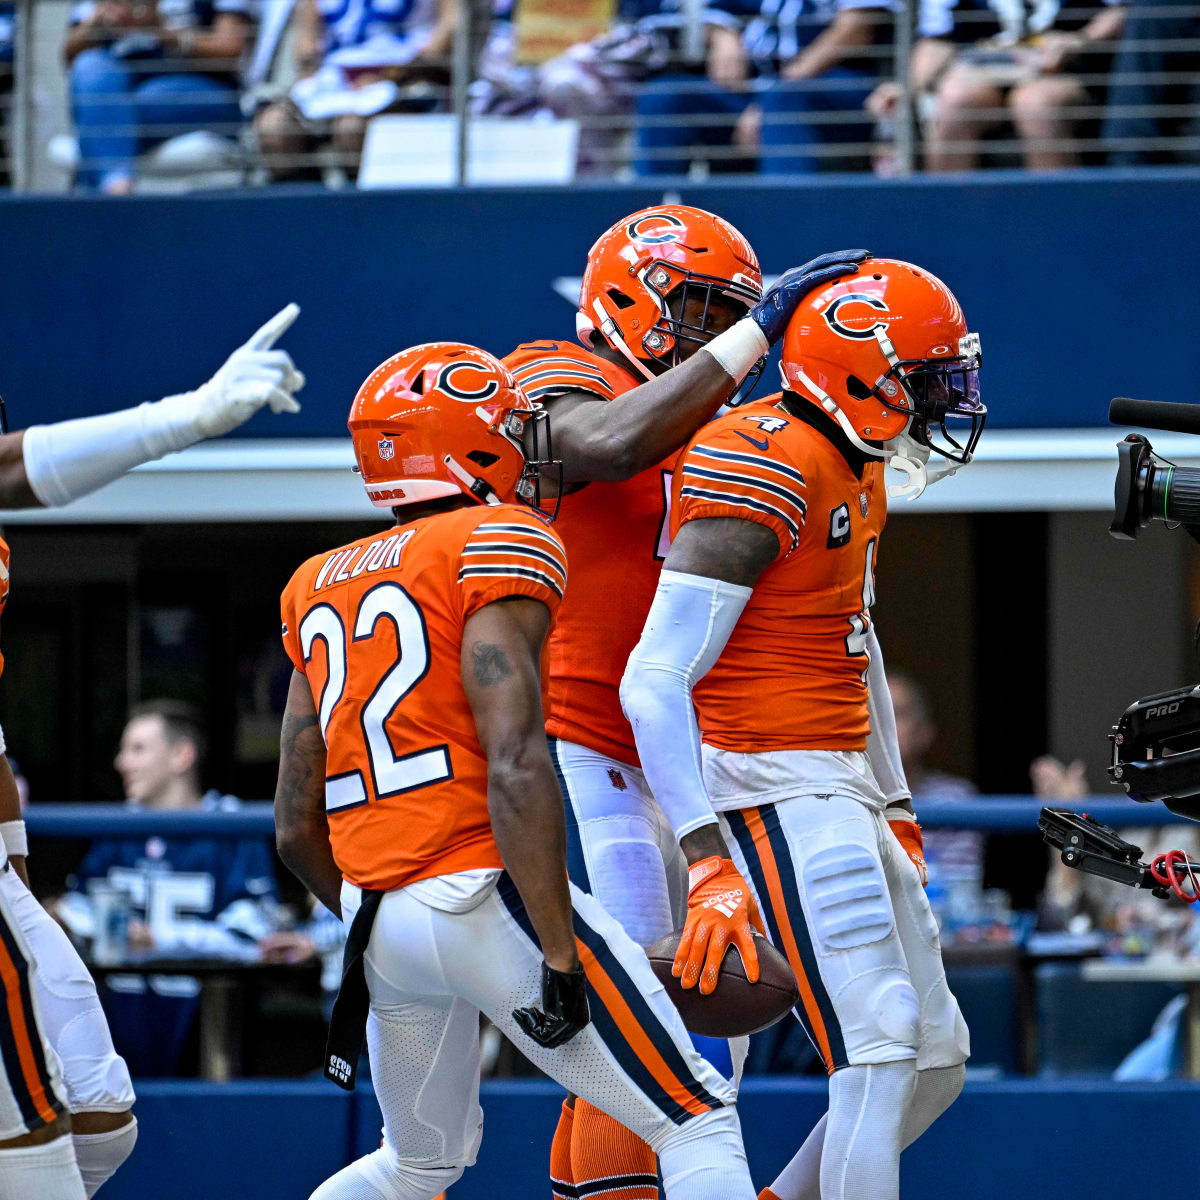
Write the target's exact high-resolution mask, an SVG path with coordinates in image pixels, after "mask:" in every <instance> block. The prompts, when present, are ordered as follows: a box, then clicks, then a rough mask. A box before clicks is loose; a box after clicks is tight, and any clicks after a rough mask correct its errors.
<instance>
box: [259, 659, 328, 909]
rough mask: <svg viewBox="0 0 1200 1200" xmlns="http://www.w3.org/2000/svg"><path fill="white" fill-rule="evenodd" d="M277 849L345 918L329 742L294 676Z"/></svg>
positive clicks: (284, 736) (282, 746)
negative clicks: (328, 799)
mask: <svg viewBox="0 0 1200 1200" xmlns="http://www.w3.org/2000/svg"><path fill="white" fill-rule="evenodd" d="M275 846H276V848H277V849H278V851H279V857H280V858H281V859H283V862H284V865H285V866H286V867H287V869H288V870H289V871H291V873H292V874H293V875H295V876H296V878H297V879H299V880H300V882H301V883H302V884H304V886H305V887H306V888H308V890H309V891H310V892H312V894H313V895H314V896H316V898H317V899H318V900H320V902H321V903H322V904H324V905H325V907H326V908H327V909H329V911H330V912H331V913H333V915H334V916H335V917H340V916H341V915H342V901H341V893H342V873H341V871H339V870H338V866H337V863H335V862H334V861H333V849H332V847H331V846H330V845H329V822H328V821H327V820H326V817H325V739H324V737H322V735H321V726H320V722H319V720H318V718H317V710H316V706H315V705H314V704H313V698H312V690H311V689H310V688H309V686H308V680H307V679H305V677H304V676H303V675H301V674H300V672H299V671H293V672H292V681H291V684H290V685H289V687H288V698H287V706H286V708H285V709H284V713H283V729H282V731H281V732H280V735H279V782H278V783H277V784H276V785H275Z"/></svg>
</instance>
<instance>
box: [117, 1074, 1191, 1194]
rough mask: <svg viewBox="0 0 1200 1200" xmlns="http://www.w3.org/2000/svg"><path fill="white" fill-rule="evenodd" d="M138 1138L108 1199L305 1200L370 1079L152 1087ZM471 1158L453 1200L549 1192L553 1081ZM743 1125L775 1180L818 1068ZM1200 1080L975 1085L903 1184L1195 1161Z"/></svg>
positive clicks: (1075, 1183) (920, 1150) (1077, 1186)
mask: <svg viewBox="0 0 1200 1200" xmlns="http://www.w3.org/2000/svg"><path fill="white" fill-rule="evenodd" d="M138 1091H139V1098H138V1104H137V1108H136V1112H137V1114H138V1121H139V1125H140V1134H139V1138H138V1145H137V1149H136V1150H135V1152H134V1154H133V1157H132V1158H131V1159H130V1160H129V1162H128V1163H127V1164H126V1166H125V1167H124V1168H123V1169H122V1170H121V1171H120V1172H119V1173H118V1174H117V1175H116V1177H115V1178H114V1179H113V1180H112V1181H111V1182H110V1183H108V1184H106V1185H105V1188H104V1197H105V1200H149V1198H150V1197H162V1198H163V1200H213V1198H214V1197H227V1196H238V1197H241V1196H252V1197H254V1198H255V1200H304V1198H305V1197H307V1196H308V1195H309V1194H310V1192H311V1191H312V1189H313V1188H314V1187H316V1185H317V1184H318V1183H319V1182H320V1181H321V1180H322V1179H324V1178H325V1177H327V1176H328V1175H329V1174H332V1173H333V1172H334V1171H335V1170H337V1169H339V1168H340V1167H341V1166H343V1165H344V1164H345V1163H346V1162H348V1161H350V1160H351V1159H352V1158H354V1157H357V1156H358V1155H360V1154H364V1153H367V1152H368V1151H370V1150H372V1149H374V1148H375V1147H377V1146H378V1144H379V1130H380V1120H379V1113H378V1108H377V1107H376V1105H375V1101H374V1098H373V1096H372V1095H371V1093H370V1090H369V1089H367V1088H362V1087H360V1089H359V1091H358V1092H356V1093H354V1094H353V1095H347V1094H346V1093H344V1092H341V1091H339V1090H338V1089H337V1088H335V1087H334V1086H333V1085H332V1084H327V1083H322V1082H317V1081H298V1082H287V1083H266V1082H243V1083H233V1084H194V1083H145V1084H142V1085H141V1086H140V1087H139V1089H138ZM482 1099H483V1108H484V1114H485V1119H484V1137H483V1145H482V1147H481V1150H480V1154H479V1159H478V1162H477V1164H476V1166H475V1167H473V1168H472V1169H470V1170H469V1171H468V1172H467V1173H466V1175H465V1176H464V1177H463V1179H462V1180H461V1182H460V1183H458V1184H456V1185H455V1186H454V1188H452V1189H451V1193H450V1200H530V1198H531V1197H541V1196H545V1195H548V1193H549V1187H548V1183H547V1179H546V1159H547V1153H548V1149H549V1145H550V1137H551V1134H552V1133H553V1130H554V1123H555V1121H556V1120H557V1115H558V1109H559V1105H560V1103H561V1099H562V1092H561V1091H560V1090H559V1089H558V1088H557V1087H555V1086H554V1085H553V1084H549V1083H542V1082H515V1081H492V1082H485V1083H484V1084H483V1089H482ZM739 1107H740V1110H741V1119H742V1129H743V1132H744V1135H745V1140H746V1150H747V1153H748V1155H749V1159H750V1164H751V1169H752V1172H753V1174H754V1179H755V1183H756V1185H757V1186H760V1187H761V1186H763V1185H765V1184H766V1183H769V1182H770V1180H771V1179H772V1178H773V1177H774V1175H775V1173H776V1172H777V1171H778V1170H779V1169H780V1168H781V1167H782V1166H783V1164H784V1163H785V1162H786V1161H787V1160H788V1158H789V1157H790V1156H791V1154H792V1152H793V1151H794V1150H795V1148H796V1147H797V1146H798V1145H799V1143H800V1141H801V1140H802V1139H803V1138H804V1136H805V1135H806V1134H807V1133H808V1131H809V1129H811V1128H812V1126H813V1124H814V1123H815V1122H816V1120H817V1119H818V1118H819V1116H820V1114H821V1113H822V1112H823V1111H824V1108H825V1084H824V1082H822V1081H820V1080H791V1079H788V1080H773V1079H752V1080H747V1081H746V1082H745V1084H744V1085H743V1088H742V1098H741V1101H740V1105H739ZM1198 1128H1200V1087H1197V1086H1196V1085H1194V1084H1188V1083H1164V1084H1120V1085H1118V1084H1113V1083H1106V1082H1087V1083H1067V1082H1052V1083H1044V1082H1032V1081H1013V1082H1002V1083H992V1082H974V1081H972V1082H969V1083H968V1084H967V1087H966V1089H965V1091H964V1092H963V1095H962V1097H961V1098H960V1099H959V1101H958V1102H957V1103H956V1104H955V1105H954V1107H953V1108H951V1109H950V1110H949V1112H947V1113H946V1115H945V1116H944V1117H943V1118H942V1119H941V1120H940V1121H939V1122H938V1123H937V1124H936V1125H935V1126H934V1127H933V1128H932V1129H931V1130H930V1131H929V1133H928V1134H926V1136H925V1137H923V1138H922V1139H921V1140H920V1141H919V1142H917V1143H916V1144H915V1145H914V1146H913V1147H912V1148H911V1149H910V1150H909V1151H908V1152H907V1153H906V1154H905V1156H904V1160H903V1167H902V1187H903V1190H904V1194H905V1195H912V1196H918V1195H919V1196H929V1197H944V1196H957V1197H969V1198H970V1200H1013V1197H1042V1196H1053V1197H1055V1200H1105V1198H1107V1197H1112V1196H1117V1195H1124V1194H1133V1193H1138V1192H1142V1191H1145V1190H1146V1188H1148V1187H1151V1186H1154V1185H1153V1182H1152V1181H1153V1179H1154V1178H1155V1177H1157V1178H1159V1180H1160V1183H1161V1184H1162V1186H1164V1187H1171V1186H1172V1183H1171V1181H1184V1182H1186V1180H1187V1179H1189V1178H1190V1177H1191V1175H1193V1174H1194V1173H1195V1172H1196V1171H1197V1170H1200V1139H1197V1138H1196V1136H1195V1131H1196V1130H1197V1129H1198Z"/></svg>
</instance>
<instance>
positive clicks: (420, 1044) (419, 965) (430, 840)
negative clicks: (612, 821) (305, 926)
mask: <svg viewBox="0 0 1200 1200" xmlns="http://www.w3.org/2000/svg"><path fill="white" fill-rule="evenodd" d="M349 424H350V430H351V435H352V437H353V440H354V448H355V456H356V458H357V460H358V464H359V469H360V471H361V473H362V476H363V481H364V483H365V485H366V489H367V493H368V495H369V496H370V497H371V499H372V500H373V501H374V503H375V504H376V505H377V506H379V507H382V508H391V509H393V510H394V515H395V518H396V521H397V524H396V526H395V527H394V528H393V529H391V530H390V531H382V532H380V533H377V534H374V535H368V536H367V537H364V538H361V539H360V540H359V541H357V542H353V543H351V544H350V545H348V546H343V547H339V548H337V549H334V550H332V551H330V552H328V553H325V554H321V555H318V556H317V557H316V558H313V559H310V560H309V561H308V562H307V563H305V564H304V565H303V566H302V567H301V568H300V569H299V570H298V571H297V572H296V574H295V575H294V576H293V578H292V580H291V582H290V583H289V584H288V585H287V588H286V589H285V591H284V593H283V600H282V613H283V622H284V626H283V642H284V647H285V649H286V651H287V653H288V656H289V658H290V659H291V661H292V663H293V665H294V667H295V672H294V674H293V676H292V681H291V687H290V691H289V695H288V701H287V711H286V714H285V717H284V723H283V730H282V736H281V760H280V768H279V785H278V788H277V791H276V797H275V809H276V819H277V824H278V844H279V850H280V853H281V855H282V856H283V858H284V861H285V862H286V863H287V864H288V865H289V867H291V869H292V870H293V871H294V872H295V873H296V874H297V875H298V876H299V877H300V878H301V880H303V882H304V883H305V884H306V886H307V887H308V888H309V889H310V890H311V891H312V892H313V894H314V895H315V896H317V897H318V898H319V899H320V900H321V901H322V902H323V903H324V904H325V905H327V906H328V907H329V908H330V909H331V910H332V911H333V912H335V913H339V914H340V915H341V916H342V918H343V920H345V921H348V922H350V932H349V937H348V941H347V952H346V963H347V969H346V972H345V975H344V978H343V983H342V988H341V991H340V993H339V995H338V998H337V1001H336V1003H335V1005H334V1010H333V1016H332V1020H331V1022H330V1039H329V1048H328V1052H327V1061H326V1074H328V1075H330V1077H331V1078H334V1079H335V1080H336V1081H337V1082H339V1083H341V1084H342V1085H343V1086H353V1076H354V1070H355V1065H356V1064H357V1062H358V1057H359V1054H360V1052H361V1049H362V1041H363V1025H364V1022H365V1023H366V1031H367V1032H366V1036H367V1040H368V1043H369V1046H370V1052H371V1061H372V1066H373V1070H374V1079H375V1088H376V1093H377V1095H378V1097H379V1101H380V1104H381V1107H382V1109H383V1113H384V1142H383V1145H382V1147H381V1148H380V1149H379V1150H377V1151H375V1152H374V1153H372V1154H369V1155H366V1156H365V1157H364V1158H361V1159H359V1160H358V1161H357V1162H355V1163H353V1164H351V1165H350V1166H349V1167H347V1168H345V1169H344V1170H343V1171H340V1172H339V1173H338V1174H337V1175H335V1176H333V1177H332V1178H331V1179H329V1180H327V1181H326V1182H325V1183H324V1184H322V1185H321V1186H320V1187H319V1188H318V1189H317V1191H316V1192H315V1193H314V1196H313V1200H430V1198H431V1197H433V1196H435V1195H437V1194H438V1193H440V1192H441V1191H442V1190H443V1189H444V1188H447V1187H449V1186H450V1185H451V1184H453V1183H454V1181H455V1180H457V1179H458V1178H459V1177H460V1176H461V1174H462V1172H463V1170H464V1169H465V1168H466V1167H467V1166H469V1165H470V1164H471V1163H472V1162H473V1161H474V1159H475V1152H476V1149H477V1147H478V1145H479V1140H480V1137H481V1133H482V1127H481V1118H482V1114H481V1112H480V1108H479V1100H478V1091H479V1014H480V1012H481V1011H482V1012H484V1013H486V1014H487V1016H488V1017H489V1018H490V1019H491V1021H492V1022H493V1023H494V1024H495V1025H496V1026H498V1027H499V1028H500V1029H501V1030H502V1031H503V1032H504V1033H505V1034H506V1035H507V1036H508V1037H509V1038H510V1039H511V1040H512V1041H513V1042H514V1043H515V1044H516V1045H518V1046H519V1047H520V1048H521V1050H522V1051H523V1052H524V1053H525V1054H526V1055H527V1056H528V1057H529V1058H530V1059H531V1060H532V1061H533V1062H534V1063H536V1064H537V1065H538V1066H539V1067H540V1068H541V1069H542V1070H543V1071H545V1072H546V1073H547V1074H548V1075H550V1076H551V1077H552V1078H554V1079H556V1080H558V1081H559V1082H560V1083H562V1084H563V1085H564V1086H566V1087H568V1088H570V1089H571V1090H572V1091H573V1092H575V1093H577V1094H578V1095H580V1096H584V1097H587V1098H588V1099H590V1100H591V1101H592V1102H593V1103H595V1104H597V1105H603V1106H604V1107H605V1109H606V1110H607V1111H609V1112H611V1113H613V1114H614V1116H615V1117H617V1118H618V1119H619V1120H620V1121H621V1122H623V1123H624V1125H626V1126H628V1127H629V1128H630V1129H632V1130H634V1131H635V1132H636V1134H637V1136H639V1137H641V1138H645V1139H646V1140H647V1141H648V1142H649V1143H650V1144H651V1145H653V1146H654V1148H655V1150H656V1151H657V1153H658V1155H659V1157H660V1160H661V1163H662V1170H663V1177H664V1180H665V1184H666V1189H667V1194H668V1196H669V1197H671V1200H753V1196H754V1192H753V1188H752V1186H751V1183H750V1176H749V1172H748V1170H747V1167H746V1161H745V1153H744V1151H743V1149H742V1144H741V1133H740V1130H739V1127H738V1122H737V1115H736V1112H735V1109H734V1094H733V1088H732V1086H731V1085H730V1084H729V1082H728V1081H727V1080H725V1079H724V1078H723V1077H722V1076H721V1075H720V1074H719V1073H718V1072H717V1071H715V1070H714V1069H713V1068H712V1067H711V1066H709V1064H708V1063H706V1062H705V1061H704V1059H703V1058H701V1057H700V1055H699V1054H697V1053H696V1051H695V1050H694V1049H693V1048H692V1045H691V1042H690V1041H689V1039H688V1035H687V1031H686V1030H685V1029H684V1027H683V1024H682V1022H681V1020H680V1018H679V1014H678V1012H677V1011H676V1010H675V1008H674V1006H673V1005H672V1004H671V1002H670V1000H669V999H668V998H667V996H666V994H665V992H663V990H662V988H661V987H660V986H658V985H657V982H656V980H655V977H654V975H653V972H652V971H651V969H650V964H649V962H648V961H647V960H646V957H645V955H644V953H643V952H642V950H641V948H640V947H639V946H637V945H636V944H635V943H634V942H633V941H632V940H631V939H630V938H629V936H628V935H627V934H626V933H625V932H624V931H623V930H622V929H621V927H620V925H619V924H618V923H617V922H616V921H615V920H613V918H612V917H610V916H609V915H608V914H607V913H606V912H605V911H604V909H603V908H602V907H601V906H600V905H599V903H597V901H595V900H594V899H593V898H592V897H590V896H588V895H586V894H585V893H584V892H582V891H580V890H578V889H576V888H572V887H571V886H570V884H569V883H568V880H567V867H566V838H565V833H564V817H563V802H562V795H561V793H560V791H559V787H558V780H557V778H556V776H555V773H554V768H553V765H552V763H551V760H550V753H549V750H548V748H547V744H546V737H545V732H544V717H543V710H542V693H543V682H544V670H543V668H544V655H543V646H544V642H545V638H546V635H547V633H548V631H549V629H550V627H551V625H552V623H553V620H554V616H555V613H556V611H557V609H558V607H559V602H560V601H561V599H562V596H563V592H564V589H565V588H566V587H567V555H566V552H565V551H564V549H563V546H562V543H561V541H560V540H559V538H558V536H557V534H556V533H555V532H554V530H553V527H552V526H551V525H550V524H549V523H548V522H547V520H546V519H545V518H544V516H543V514H542V513H541V512H538V511H532V510H531V508H530V507H527V506H523V505H522V504H518V503H513V501H515V500H523V501H525V502H526V505H530V504H532V505H534V506H536V505H537V504H538V500H539V496H538V490H539V487H538V484H539V479H540V477H541V476H542V474H543V473H545V472H547V471H553V470H555V469H556V467H557V464H556V463H554V462H553V461H551V460H550V459H549V458H548V457H547V458H544V459H543V458H539V457H537V456H535V455H533V454H532V453H531V454H530V455H529V456H528V457H527V455H526V452H525V450H524V446H525V445H526V444H529V445H533V444H535V443H536V444H537V445H538V446H544V447H546V449H547V452H548V451H549V446H550V440H549V429H548V423H547V421H546V418H545V414H544V413H543V412H541V411H540V410H535V408H534V407H533V406H532V405H531V404H530V402H529V401H528V400H527V399H526V397H525V396H524V395H523V393H522V392H521V390H520V388H519V387H518V386H517V384H516V382H515V381H514V379H513V376H512V374H511V373H510V372H509V370H508V368H507V367H505V366H503V365H502V364H501V363H500V362H499V361H498V360H497V359H494V358H492V357H491V355H488V354H485V353H484V352H483V351H481V350H476V349H474V348H472V347H470V346H464V345H461V344H457V343H435V344H432V345H426V346H417V347H414V348H412V349H410V350H407V351H404V352H402V353H400V354H398V355H396V356H394V357H393V358H391V359H389V360H388V361H387V362H385V363H383V364H382V365H381V366H380V367H379V368H378V369H377V370H376V371H375V372H374V373H373V374H372V375H371V376H370V377H369V378H368V379H367V381H366V382H365V383H364V384H363V386H362V388H361V390H360V391H359V394H358V396H357V398H356V399H355V401H354V405H353V408H352V409H351V415H350V422H349ZM535 430H536V432H535Z"/></svg>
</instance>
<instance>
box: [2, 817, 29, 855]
mask: <svg viewBox="0 0 1200 1200" xmlns="http://www.w3.org/2000/svg"><path fill="white" fill-rule="evenodd" d="M0 841H2V842H3V843H4V849H5V851H6V852H7V853H8V856H9V857H10V858H27V857H28V856H29V839H28V838H27V837H26V836H25V822H24V821H3V822H0Z"/></svg>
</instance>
